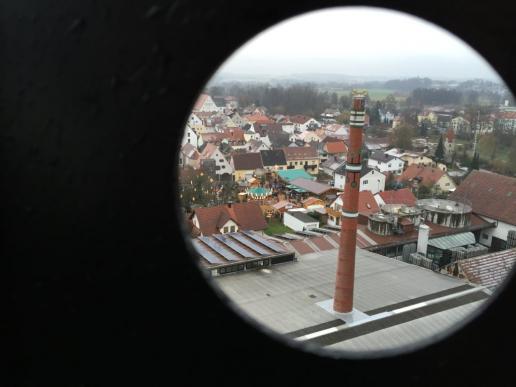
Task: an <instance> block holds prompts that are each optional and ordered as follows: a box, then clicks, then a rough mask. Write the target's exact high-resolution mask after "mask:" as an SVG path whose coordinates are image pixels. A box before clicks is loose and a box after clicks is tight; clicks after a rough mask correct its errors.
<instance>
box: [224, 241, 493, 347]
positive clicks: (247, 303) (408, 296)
mask: <svg viewBox="0 0 516 387" xmlns="http://www.w3.org/2000/svg"><path fill="white" fill-rule="evenodd" d="M337 251H338V250H337V249H335V250H329V251H324V252H323V251H320V252H315V253H310V254H306V255H302V256H300V257H299V258H298V259H299V260H298V262H294V263H285V264H281V265H277V266H272V267H270V268H267V269H265V270H264V269H262V270H259V271H251V272H246V273H240V274H235V275H230V276H225V277H216V278H215V283H216V284H218V285H219V286H220V288H221V289H222V290H223V291H224V292H225V293H226V294H227V296H229V298H230V299H232V300H233V302H234V303H236V305H238V306H239V307H240V308H241V309H242V310H243V311H245V312H246V313H248V314H249V315H250V316H251V317H253V318H254V319H255V320H257V321H258V322H260V323H262V324H264V325H265V326H267V327H269V328H271V329H273V330H275V331H277V332H278V333H282V334H290V335H289V336H291V337H296V336H300V335H301V333H300V334H298V335H295V334H294V335H292V332H295V331H300V332H301V331H307V332H308V333H310V332H314V331H315V330H317V329H314V328H317V326H321V330H322V329H323V328H324V327H328V326H333V325H335V324H337V325H339V324H340V322H337V321H336V317H335V316H334V315H332V314H330V313H328V312H326V311H325V310H324V309H323V308H321V307H320V306H318V305H316V303H318V302H321V301H324V300H328V299H330V298H332V297H333V293H334V284H335V272H336V263H337ZM355 273H356V275H355V295H354V307H355V308H356V309H358V310H360V311H362V312H365V313H367V312H369V313H368V314H374V313H381V312H384V311H388V310H394V309H398V308H400V307H405V306H410V305H411V304H416V303H421V301H422V300H423V301H424V300H432V299H433V298H438V297H441V296H443V295H445V294H452V293H454V292H459V291H463V290H464V289H467V288H471V285H467V283H466V282H465V281H464V280H459V279H457V278H453V277H448V276H446V275H443V274H439V273H436V272H433V271H431V270H428V269H425V268H422V267H419V266H415V265H411V264H408V263H405V262H402V261H398V260H395V259H393V258H388V257H384V256H381V255H378V254H376V253H373V252H369V251H366V250H362V249H357V259H356V268H355ZM477 293H478V292H477ZM482 295H483V296H480V297H478V296H477V297H476V298H475V297H473V298H469V299H466V298H464V301H463V302H462V303H461V302H458V303H457V302H455V304H453V303H452V305H451V306H450V304H447V305H448V306H446V307H444V308H443V307H441V309H439V307H438V308H437V309H435V308H434V310H432V311H429V312H428V314H427V315H426V316H425V317H421V316H420V315H417V313H416V316H415V317H414V318H412V319H411V318H410V317H409V318H408V319H407V318H405V320H403V321H402V320H399V321H401V322H399V323H392V324H391V326H390V327H389V325H387V328H382V327H380V328H378V329H373V331H371V332H370V333H368V334H360V335H359V337H355V338H353V339H352V340H348V339H347V340H343V341H341V342H336V343H332V344H330V345H325V346H326V347H327V348H329V349H333V348H340V349H352V350H364V351H367V350H371V349H373V350H382V349H387V348H388V349H390V348H396V347H401V346H403V345H405V344H414V342H417V341H419V340H421V339H425V338H429V337H433V336H434V335H435V334H436V331H437V330H438V331H440V332H442V331H443V330H445V329H446V328H447V327H449V326H451V325H453V324H454V323H455V322H456V321H460V320H463V318H464V316H465V315H467V314H468V313H469V312H470V311H472V310H474V309H475V307H476V306H477V305H480V304H481V303H482V302H483V298H487V295H486V294H485V293H482ZM451 297H453V295H452V296H451ZM412 300H413V301H412ZM443 305H444V304H443ZM429 307H430V306H429ZM310 329H312V331H310ZM348 329H351V328H348ZM405 329H407V334H404V332H405Z"/></svg>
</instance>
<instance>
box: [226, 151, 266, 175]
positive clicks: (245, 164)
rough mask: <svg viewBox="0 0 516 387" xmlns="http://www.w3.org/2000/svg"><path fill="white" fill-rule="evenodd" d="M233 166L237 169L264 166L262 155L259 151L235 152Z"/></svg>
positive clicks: (247, 169)
mask: <svg viewBox="0 0 516 387" xmlns="http://www.w3.org/2000/svg"><path fill="white" fill-rule="evenodd" d="M233 166H234V167H235V170H236V171H249V170H252V169H259V168H263V163H262V155H261V154H260V153H259V152H258V153H234V154H233Z"/></svg>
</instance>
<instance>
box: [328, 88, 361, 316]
mask: <svg viewBox="0 0 516 387" xmlns="http://www.w3.org/2000/svg"><path fill="white" fill-rule="evenodd" d="M351 109H352V110H351V112H350V116H349V146H348V157H347V161H346V183H345V185H344V194H343V195H342V199H343V206H342V222H341V223H342V225H341V232H340V247H339V260H338V263H337V278H336V281H335V297H334V299H333V310H334V311H335V312H338V313H350V312H352V311H353V290H354V286H355V251H356V245H357V220H358V219H357V218H358V193H359V191H360V170H361V169H362V164H361V161H362V160H361V157H360V150H361V148H362V128H363V126H364V117H365V92H364V91H353V102H352V107H351Z"/></svg>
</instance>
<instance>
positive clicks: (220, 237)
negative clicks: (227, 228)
mask: <svg viewBox="0 0 516 387" xmlns="http://www.w3.org/2000/svg"><path fill="white" fill-rule="evenodd" d="M213 236H214V237H215V238H217V240H219V241H220V242H222V243H224V244H225V245H227V246H229V247H230V248H232V249H233V250H235V251H236V252H237V253H239V254H240V255H242V256H243V257H246V258H254V257H256V254H252V253H250V252H249V251H247V250H246V249H244V248H242V246H240V245H239V244H238V243H236V242H235V241H234V240H233V239H231V238H228V237H227V236H224V235H220V234H219V235H213Z"/></svg>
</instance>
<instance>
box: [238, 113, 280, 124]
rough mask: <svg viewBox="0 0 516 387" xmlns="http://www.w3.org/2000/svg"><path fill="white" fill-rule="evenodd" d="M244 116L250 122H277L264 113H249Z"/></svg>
mask: <svg viewBox="0 0 516 387" xmlns="http://www.w3.org/2000/svg"><path fill="white" fill-rule="evenodd" d="M244 118H245V119H246V120H247V121H248V122H252V123H258V124H274V123H275V122H276V121H274V120H273V119H271V118H269V117H267V116H266V115H264V114H247V115H245V116H244Z"/></svg>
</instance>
